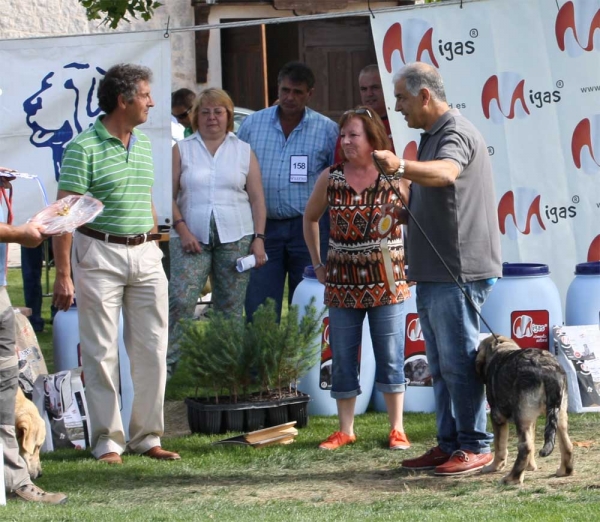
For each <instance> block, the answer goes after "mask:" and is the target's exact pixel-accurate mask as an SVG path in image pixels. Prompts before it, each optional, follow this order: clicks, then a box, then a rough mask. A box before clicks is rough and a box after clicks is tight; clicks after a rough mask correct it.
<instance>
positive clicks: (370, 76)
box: [335, 63, 394, 163]
mask: <svg viewBox="0 0 600 522" xmlns="http://www.w3.org/2000/svg"><path fill="white" fill-rule="evenodd" d="M358 90H359V92H360V104H361V105H364V106H365V107H368V108H369V109H372V110H373V111H374V112H376V113H377V114H378V115H379V117H380V118H381V121H382V122H383V125H384V126H385V130H386V131H387V134H388V138H390V141H391V142H392V149H391V150H392V152H394V140H393V139H392V131H391V129H390V120H389V119H388V115H387V107H386V106H385V99H384V97H383V88H382V87H381V76H380V74H379V67H378V66H377V64H375V63H373V64H371V65H367V66H366V67H363V68H362V69H361V71H360V72H359V73H358ZM340 150H341V142H340V138H338V140H337V142H336V144H335V163H340V162H341V161H342V157H341V155H340Z"/></svg>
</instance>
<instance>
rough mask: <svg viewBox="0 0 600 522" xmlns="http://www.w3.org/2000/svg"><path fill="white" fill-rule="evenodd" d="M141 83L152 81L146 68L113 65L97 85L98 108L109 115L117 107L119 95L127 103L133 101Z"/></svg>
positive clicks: (132, 65) (125, 64)
mask: <svg viewBox="0 0 600 522" xmlns="http://www.w3.org/2000/svg"><path fill="white" fill-rule="evenodd" d="M141 81H146V82H151V81H152V71H151V70H150V69H148V67H144V66H143V65H135V64H131V63H120V64H117V65H113V66H112V67H111V68H110V69H109V70H108V71H106V75H105V76H104V78H102V80H100V84H99V85H98V106H99V107H100V109H101V110H102V111H104V112H105V113H106V114H110V113H111V112H112V111H114V110H115V108H116V107H117V102H118V99H119V94H122V95H123V97H124V98H125V100H126V101H127V102H130V101H132V100H133V98H134V97H135V95H136V94H137V89H138V83H139V82H141Z"/></svg>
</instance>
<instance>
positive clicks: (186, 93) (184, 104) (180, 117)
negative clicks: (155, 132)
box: [171, 88, 196, 138]
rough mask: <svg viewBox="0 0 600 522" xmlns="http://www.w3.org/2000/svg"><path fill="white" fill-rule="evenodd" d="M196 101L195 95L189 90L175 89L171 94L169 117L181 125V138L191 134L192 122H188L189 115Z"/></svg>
mask: <svg viewBox="0 0 600 522" xmlns="http://www.w3.org/2000/svg"><path fill="white" fill-rule="evenodd" d="M195 99H196V93H195V92H194V91H191V90H190V89H186V88H182V89H177V90H176V91H174V92H173V93H171V115H172V116H173V118H175V120H176V121H177V123H179V124H180V125H183V127H184V131H183V137H184V138H187V137H188V136H190V135H191V134H193V132H194V131H193V130H192V122H191V120H190V114H191V112H192V106H193V105H194V100H195Z"/></svg>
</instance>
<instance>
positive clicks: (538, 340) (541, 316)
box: [480, 263, 563, 352]
mask: <svg viewBox="0 0 600 522" xmlns="http://www.w3.org/2000/svg"><path fill="white" fill-rule="evenodd" d="M481 314H482V315H483V317H484V319H485V320H486V321H487V323H488V324H489V325H490V328H491V329H492V330H493V331H494V333H496V334H500V335H504V336H506V337H510V338H511V339H513V340H514V341H515V343H517V344H518V345H519V346H520V347H521V348H540V349H543V350H550V351H552V352H554V346H553V343H552V327H553V326H554V325H561V324H562V317H563V315H562V306H561V301H560V295H559V293H558V289H557V288H556V285H555V284H554V283H553V282H552V279H550V270H549V269H548V265H542V264H536V263H504V265H502V278H501V279H499V280H498V281H497V282H496V284H495V285H494V287H493V289H492V292H491V293H490V295H489V297H488V298H487V300H486V302H485V303H484V305H483V307H482V310H481ZM480 330H481V332H489V330H488V329H487V327H486V326H485V324H484V323H483V322H481V328H480Z"/></svg>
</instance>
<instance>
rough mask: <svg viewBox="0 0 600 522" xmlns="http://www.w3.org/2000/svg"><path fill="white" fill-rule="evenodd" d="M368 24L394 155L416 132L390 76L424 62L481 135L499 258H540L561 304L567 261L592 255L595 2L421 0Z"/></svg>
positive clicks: (599, 163) (597, 234)
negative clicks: (427, 0)
mask: <svg viewBox="0 0 600 522" xmlns="http://www.w3.org/2000/svg"><path fill="white" fill-rule="evenodd" d="M371 24H372V29H373V37H374V41H375V48H376V51H377V60H378V62H379V69H380V71H381V79H382V83H383V88H384V92H385V99H386V105H387V107H388V113H389V116H390V123H391V128H392V132H393V136H394V145H395V148H396V151H397V152H398V154H402V153H403V154H404V157H405V158H407V159H416V152H417V143H418V142H419V132H418V131H415V130H411V129H409V128H408V127H407V126H406V122H405V121H404V118H403V117H402V116H401V114H400V113H395V112H394V104H395V100H394V93H393V84H392V78H393V75H394V74H395V73H396V72H397V71H398V70H399V69H400V68H401V67H402V66H403V65H404V64H405V63H409V62H414V61H423V62H427V63H430V64H432V65H434V66H435V67H437V68H438V69H439V71H440V73H441V75H442V77H443V79H444V83H445V86H446V94H447V97H448V102H449V103H450V105H451V106H453V107H456V108H458V109H459V110H460V111H461V112H462V113H463V114H464V115H465V116H466V117H467V118H468V119H469V120H471V121H472V122H473V123H474V124H475V126H476V127H477V128H478V129H479V130H480V131H481V133H482V134H483V136H484V138H485V140H486V142H487V144H488V147H489V153H490V156H491V159H492V163H493V168H494V175H495V186H496V196H497V199H498V209H497V211H498V216H499V221H500V229H501V233H502V236H501V237H502V257H503V261H506V262H513V263H514V262H528V263H544V264H547V265H549V267H550V270H551V276H552V279H553V281H554V282H555V283H556V285H557V286H558V289H559V291H560V293H561V297H562V298H563V305H564V299H565V295H566V291H567V288H568V285H569V283H570V282H571V281H572V279H573V273H574V269H575V265H576V264H577V263H583V262H586V261H596V260H600V0H568V1H565V0H558V1H557V0H502V1H500V0H481V1H473V2H468V1H465V2H464V3H463V5H462V6H461V5H459V4H458V3H451V4H430V5H428V6H426V7H425V6H423V7H420V8H415V9H412V10H409V11H406V10H403V11H398V12H393V13H386V14H385V15H376V17H375V18H374V19H372V20H371ZM563 308H564V306H563Z"/></svg>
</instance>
